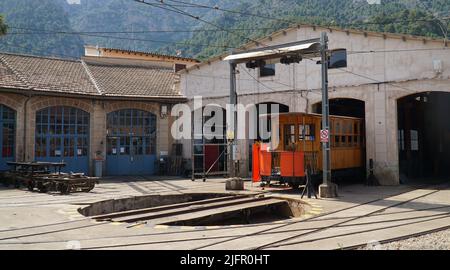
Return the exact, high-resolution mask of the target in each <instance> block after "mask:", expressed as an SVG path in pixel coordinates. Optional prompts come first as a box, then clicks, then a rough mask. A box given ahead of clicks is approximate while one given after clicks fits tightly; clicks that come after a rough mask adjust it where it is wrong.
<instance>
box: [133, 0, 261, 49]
mask: <svg viewBox="0 0 450 270" xmlns="http://www.w3.org/2000/svg"><path fill="white" fill-rule="evenodd" d="M134 1H135V2H138V3H142V4H146V5H149V6H152V7H157V8H161V9H164V10H168V11H172V12H175V13H178V14H181V15H184V16H188V17H190V18H192V19H195V20H198V21H200V22H203V23H205V24H208V25H210V26H213V27H215V28H217V29H220V30H223V31H225V32H228V33H229V34H233V35H238V36H239V37H241V38H244V39H246V40H248V41H251V42H254V43H255V44H261V43H260V42H259V41H257V40H254V39H252V38H249V37H246V36H243V35H241V34H237V33H235V32H233V31H230V30H228V29H225V28H223V27H221V26H220V25H217V24H215V23H212V22H209V21H206V20H204V19H202V18H200V17H199V16H195V15H192V14H190V13H188V12H186V11H184V10H181V9H179V8H176V7H174V6H173V5H170V4H167V3H164V2H162V3H163V4H164V5H165V6H167V7H169V8H164V7H162V6H159V5H155V4H152V3H148V2H145V1H144V0H134ZM155 1H157V0H155Z"/></svg>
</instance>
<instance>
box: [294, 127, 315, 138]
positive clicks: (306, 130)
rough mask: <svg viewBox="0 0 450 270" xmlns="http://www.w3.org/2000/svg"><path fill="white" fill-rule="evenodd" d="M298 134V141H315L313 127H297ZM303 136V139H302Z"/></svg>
mask: <svg viewBox="0 0 450 270" xmlns="http://www.w3.org/2000/svg"><path fill="white" fill-rule="evenodd" d="M298 132H299V136H298V137H299V140H300V141H302V140H303V139H304V140H305V141H314V140H315V136H314V134H315V130H314V125H299V126H298ZM303 134H304V137H303Z"/></svg>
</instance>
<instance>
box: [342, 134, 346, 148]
mask: <svg viewBox="0 0 450 270" xmlns="http://www.w3.org/2000/svg"><path fill="white" fill-rule="evenodd" d="M341 146H342V147H345V146H347V136H341Z"/></svg>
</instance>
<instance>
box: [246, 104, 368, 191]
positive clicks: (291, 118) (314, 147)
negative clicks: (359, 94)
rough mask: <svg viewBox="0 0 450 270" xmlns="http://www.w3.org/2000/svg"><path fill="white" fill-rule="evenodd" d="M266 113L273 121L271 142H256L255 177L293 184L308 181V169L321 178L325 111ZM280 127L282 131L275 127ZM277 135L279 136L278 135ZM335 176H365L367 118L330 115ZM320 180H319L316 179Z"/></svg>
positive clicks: (295, 185)
mask: <svg viewBox="0 0 450 270" xmlns="http://www.w3.org/2000/svg"><path fill="white" fill-rule="evenodd" d="M277 116H278V119H279V120H278V123H279V126H278V127H276V126H275V121H271V117H273V115H272V116H271V115H263V116H261V117H262V118H265V119H264V120H265V121H268V122H269V123H271V124H270V125H271V130H272V132H271V134H272V136H271V142H269V143H263V142H256V143H255V144H254V145H253V162H252V163H253V164H252V166H253V176H252V177H253V181H254V182H260V181H261V182H262V184H267V183H270V182H271V181H279V182H280V183H282V184H289V185H290V186H291V187H293V188H298V187H299V185H302V184H304V183H305V179H306V178H305V176H306V173H308V174H309V175H310V176H311V178H312V179H313V180H314V179H319V178H320V176H321V174H322V145H321V142H320V130H321V126H322V115H320V114H305V113H281V114H277ZM277 128H278V131H279V133H278V134H276V133H275V132H274V131H275V130H276V129H277ZM277 135H278V136H277ZM330 142H331V169H332V179H333V181H337V180H338V179H341V178H342V177H352V178H363V177H364V175H365V169H364V168H365V142H364V119H362V118H355V117H345V116H330ZM315 182H318V181H315Z"/></svg>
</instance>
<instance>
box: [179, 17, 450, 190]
mask: <svg viewBox="0 0 450 270" xmlns="http://www.w3.org/2000/svg"><path fill="white" fill-rule="evenodd" d="M322 32H326V33H327V35H328V37H329V49H340V48H345V49H347V54H348V56H347V65H348V67H347V68H345V69H333V70H330V71H329V96H330V113H331V114H332V115H341V116H350V117H358V118H363V119H364V121H363V122H364V127H363V133H364V135H363V139H362V140H361V142H362V143H363V144H364V145H363V147H364V158H363V159H364V160H365V162H363V163H364V164H365V166H364V167H365V170H366V172H367V174H369V173H370V169H371V164H373V173H374V174H375V176H376V178H377V180H378V182H379V183H380V184H382V185H397V184H399V183H406V182H411V181H415V180H419V181H421V179H422V180H423V181H427V179H442V178H444V179H448V178H450V170H448V168H449V166H450V121H448V117H447V116H448V115H449V114H450V106H448V104H450V78H449V76H450V50H449V48H448V44H447V41H446V40H444V39H433V38H428V37H419V36H410V35H401V34H391V33H379V32H369V31H359V30H350V29H340V28H329V27H319V26H314V25H296V26H293V27H290V28H288V29H284V30H281V31H278V32H275V33H273V34H272V35H270V36H267V37H265V38H262V39H259V40H256V42H251V43H248V44H246V45H244V46H243V47H242V48H241V49H239V50H236V53H238V52H239V51H246V50H251V49H257V48H262V47H265V46H271V45H280V44H287V43H290V42H297V41H302V40H310V39H317V38H320V36H321V33H322ZM227 56H228V54H224V55H220V56H218V57H215V58H212V59H209V60H207V61H204V62H202V63H200V64H196V65H194V66H192V67H189V68H187V69H186V70H182V71H180V75H181V83H180V90H181V94H182V95H184V96H186V97H187V99H188V104H190V106H191V107H193V104H194V97H196V96H201V97H203V105H207V104H215V105H217V106H220V107H221V108H223V109H225V108H226V104H227V103H229V100H230V98H229V93H230V67H229V63H228V62H227V61H224V58H225V57H227ZM315 60H318V59H312V60H310V59H303V61H301V62H300V63H298V64H297V63H295V64H291V65H284V64H281V63H266V65H265V66H263V67H256V68H249V67H248V66H246V64H245V63H244V64H239V65H238V66H237V71H236V72H237V75H236V77H237V80H236V88H237V103H238V104H243V105H244V106H248V105H249V104H255V105H257V106H261V105H270V104H278V105H279V108H280V110H279V111H280V112H282V113H284V112H306V113H321V100H322V95H321V72H320V68H321V67H320V65H318V64H317V63H316V61H315ZM206 120H207V119H206V118H204V119H200V120H196V121H203V122H205V121H206ZM246 121H248V120H246ZM248 126H249V125H248V123H247V127H248ZM218 128H222V127H218ZM333 129H334V130H333ZM338 131H339V132H338ZM354 131H355V130H352V128H351V127H350V128H349V129H348V130H347V131H345V130H343V129H341V128H339V127H335V128H333V127H332V130H331V137H330V139H331V144H332V145H333V144H335V145H337V144H339V146H340V147H342V148H345V147H347V146H349V142H351V141H350V140H349V139H347V138H350V136H351V135H352V133H353V132H354ZM336 132H338V133H336ZM288 135H292V136H295V134H294V133H292V134H288ZM315 139H318V138H315ZM254 142H255V140H251V139H247V140H241V141H239V147H237V150H238V152H239V153H238V154H237V155H236V157H234V158H235V161H236V162H237V163H238V167H239V174H240V175H241V176H243V177H246V176H249V175H250V173H251V170H252V166H251V164H252V150H251V149H252V145H253V143H254ZM183 144H184V145H183V146H184V147H183V149H184V156H185V157H186V158H192V159H194V160H195V162H194V165H193V166H194V171H195V172H196V173H198V174H199V175H201V174H203V172H205V171H209V172H210V174H226V173H227V160H228V158H227V157H226V156H223V155H221V153H224V151H223V149H225V147H226V145H227V141H226V136H225V130H224V136H223V137H222V138H218V139H216V140H213V141H212V140H207V139H206V140H194V141H193V142H192V141H189V140H184V141H183ZM225 155H226V152H225ZM331 157H332V158H333V152H331ZM217 160H218V162H216V161H217Z"/></svg>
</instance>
